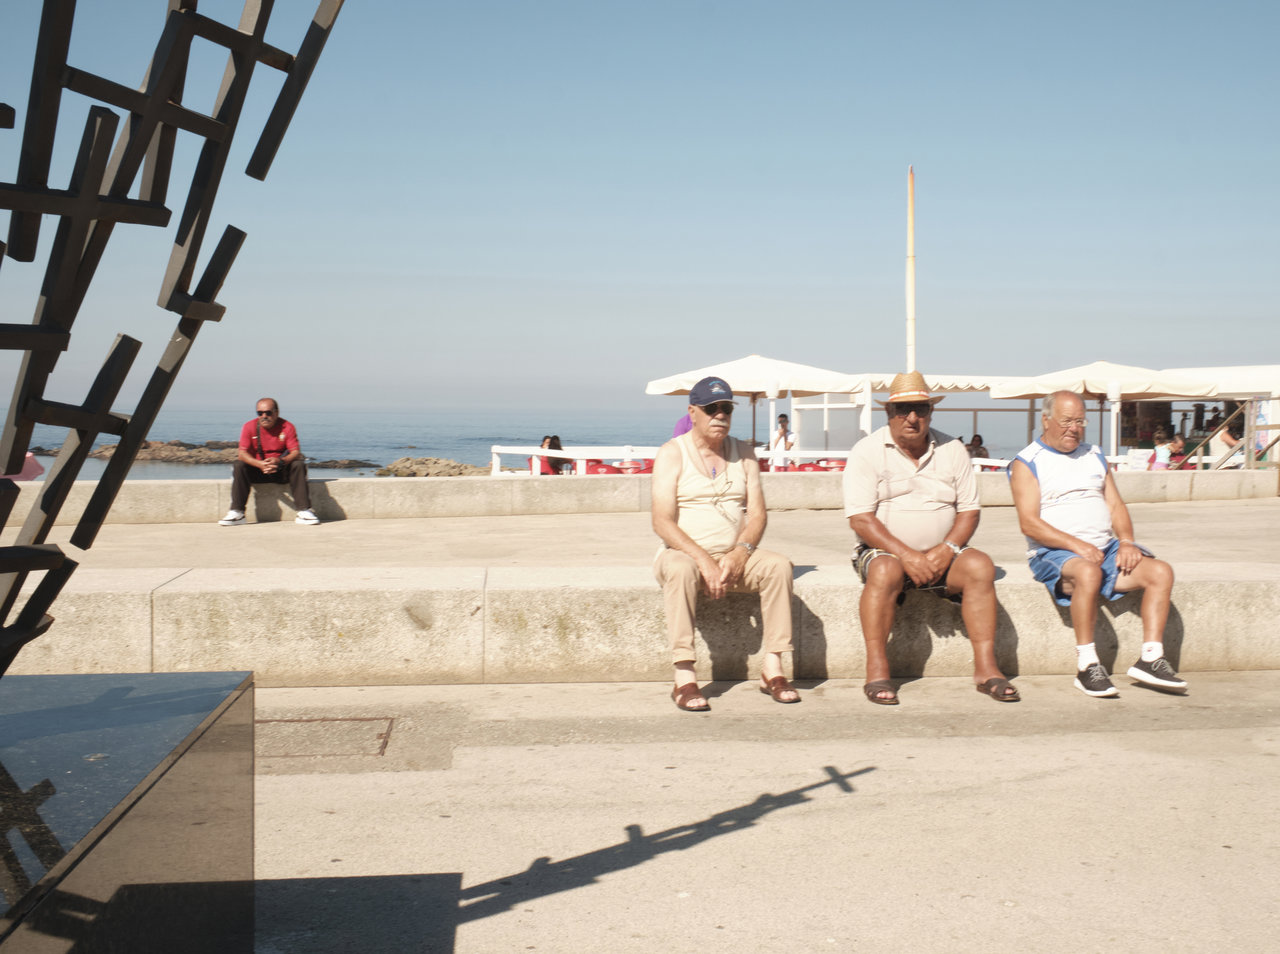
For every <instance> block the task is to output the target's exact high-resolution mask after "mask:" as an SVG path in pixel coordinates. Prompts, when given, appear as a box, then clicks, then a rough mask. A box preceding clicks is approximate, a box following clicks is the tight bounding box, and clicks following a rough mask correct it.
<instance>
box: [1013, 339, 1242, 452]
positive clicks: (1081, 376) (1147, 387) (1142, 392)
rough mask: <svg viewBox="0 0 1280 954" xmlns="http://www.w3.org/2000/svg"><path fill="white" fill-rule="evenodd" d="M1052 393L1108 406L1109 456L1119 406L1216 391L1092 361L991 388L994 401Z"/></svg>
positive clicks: (1149, 370) (1163, 375)
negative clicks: (1070, 392)
mask: <svg viewBox="0 0 1280 954" xmlns="http://www.w3.org/2000/svg"><path fill="white" fill-rule="evenodd" d="M1054 391H1074V392H1075V393H1076V394H1079V395H1080V396H1081V397H1083V398H1096V399H1097V400H1098V401H1102V400H1107V401H1110V402H1111V453H1112V454H1113V455H1114V454H1115V453H1117V449H1118V445H1119V428H1118V427H1117V425H1118V424H1119V418H1120V402H1121V401H1135V400H1140V399H1143V398H1162V397H1167V398H1194V397H1213V396H1214V395H1215V394H1217V393H1218V387H1217V385H1216V384H1214V383H1213V382H1212V381H1203V380H1195V379H1192V378H1183V377H1178V376H1177V375H1171V374H1166V373H1165V372H1163V371H1157V370H1155V369H1154V368H1140V367H1137V366H1135V365H1129V364H1112V363H1111V362H1110V361H1095V362H1093V363H1092V364H1085V365H1081V366H1079V367H1076V368H1065V369H1063V370H1062V371H1051V372H1049V373H1047V374H1041V375H1037V376H1035V377H1030V378H1008V379H1006V380H1004V381H1000V382H997V383H995V384H993V385H992V386H991V396H992V397H993V398H1037V397H1043V396H1044V395H1046V394H1052V393H1053V392H1054Z"/></svg>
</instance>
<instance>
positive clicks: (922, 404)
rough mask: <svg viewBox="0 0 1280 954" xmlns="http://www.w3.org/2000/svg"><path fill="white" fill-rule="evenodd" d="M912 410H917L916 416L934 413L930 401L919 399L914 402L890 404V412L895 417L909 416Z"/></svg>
mask: <svg viewBox="0 0 1280 954" xmlns="http://www.w3.org/2000/svg"><path fill="white" fill-rule="evenodd" d="M912 411H915V414H916V417H928V416H929V415H930V414H932V413H933V405H932V404H930V403H929V402H928V401H918V402H916V403H913V404H890V405H889V412H890V413H891V414H892V415H893V416H894V417H909V416H910V415H911V412H912Z"/></svg>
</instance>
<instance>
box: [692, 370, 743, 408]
mask: <svg viewBox="0 0 1280 954" xmlns="http://www.w3.org/2000/svg"><path fill="white" fill-rule="evenodd" d="M717 401H728V402H730V403H731V404H737V403H738V402H737V401H735V400H734V399H733V388H731V387H729V385H728V384H727V383H726V382H725V380H724V378H716V377H711V378H703V379H702V380H701V381H699V382H698V383H697V384H695V385H694V386H693V388H692V390H690V391H689V403H690V404H696V405H697V406H698V407H706V406H707V405H708V404H715V403H716V402H717Z"/></svg>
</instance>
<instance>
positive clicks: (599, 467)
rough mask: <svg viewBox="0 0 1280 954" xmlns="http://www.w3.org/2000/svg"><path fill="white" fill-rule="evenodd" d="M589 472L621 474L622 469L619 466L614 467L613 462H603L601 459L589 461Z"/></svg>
mask: <svg viewBox="0 0 1280 954" xmlns="http://www.w3.org/2000/svg"><path fill="white" fill-rule="evenodd" d="M587 473H588V474H620V473H622V471H621V470H619V469H618V468H617V467H614V466H613V465H612V464H602V463H600V462H599V461H594V462H588V463H587Z"/></svg>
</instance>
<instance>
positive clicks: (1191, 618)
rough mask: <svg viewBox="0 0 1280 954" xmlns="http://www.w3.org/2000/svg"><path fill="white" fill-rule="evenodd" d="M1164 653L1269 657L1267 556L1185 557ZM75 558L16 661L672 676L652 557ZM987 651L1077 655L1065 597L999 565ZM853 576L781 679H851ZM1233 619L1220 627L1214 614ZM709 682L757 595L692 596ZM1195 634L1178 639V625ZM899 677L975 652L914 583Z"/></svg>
mask: <svg viewBox="0 0 1280 954" xmlns="http://www.w3.org/2000/svg"><path fill="white" fill-rule="evenodd" d="M1178 572H1179V580H1178V583H1177V584H1176V587H1175V590H1174V597H1173V609H1172V612H1171V615H1170V620H1169V625H1168V627H1167V629H1166V633H1165V644H1166V651H1167V653H1168V655H1169V656H1170V657H1171V659H1172V660H1173V661H1174V663H1175V665H1176V666H1177V667H1178V668H1179V669H1181V670H1182V671H1184V672H1188V673H1194V672H1196V671H1202V670H1224V669H1277V668H1280V630H1277V628H1276V626H1275V623H1274V621H1275V620H1276V619H1277V618H1280V568H1277V567H1273V566H1269V565H1268V566H1257V565H1253V566H1245V565H1237V564H1221V565H1212V566H1210V565H1197V566H1194V567H1190V568H1181V567H1180V568H1179V570H1178ZM269 585H270V588H268V589H264V588H263V578H262V574H261V572H259V571H256V570H255V571H249V570H228V569H198V570H197V569H191V570H183V569H170V570H166V569H147V570H105V569H104V570H93V569H87V568H86V569H82V570H81V571H80V572H78V573H77V574H76V575H75V576H74V577H72V579H71V582H70V583H69V584H68V587H67V589H66V590H65V591H64V593H63V595H62V596H61V597H60V599H59V601H58V604H57V605H56V606H55V608H54V615H55V616H56V617H57V625H55V626H54V627H53V628H52V629H51V630H50V631H49V633H48V634H47V635H45V636H43V637H41V638H40V639H38V640H36V641H34V642H33V643H31V644H30V645H29V646H27V647H26V648H25V649H24V650H23V652H22V653H21V654H20V655H19V656H18V659H17V661H16V662H15V664H14V666H13V667H12V669H11V671H12V672H15V673H53V672H63V673H66V672H134V671H143V672H146V671H156V672H175V671H202V670H230V669H237V670H238V669H252V670H254V671H255V673H256V678H257V682H258V685H260V686H324V685H392V684H410V685H412V684H430V683H510V682H609V681H628V682H629V681H645V680H666V679H668V678H670V667H669V665H668V662H667V661H668V659H669V656H668V653H667V650H666V639H665V635H664V633H665V627H664V624H663V614H662V602H661V598H660V594H659V591H658V587H657V585H656V584H655V583H654V581H653V577H652V575H651V574H650V572H649V570H648V568H643V567H625V568H581V567H578V568H562V569H561V568H493V569H485V568H478V567H472V568H402V569H394V568H378V569H367V568H343V569H318V568H306V569H279V570H276V571H274V572H273V573H272V574H271V578H270V581H269ZM997 593H998V597H999V602H1000V614H999V626H998V632H997V651H998V653H999V658H1000V662H1001V665H1002V667H1003V668H1004V669H1005V671H1006V672H1008V673H1009V674H1011V675H1012V674H1016V673H1026V674H1034V673H1063V674H1064V675H1065V674H1069V673H1070V672H1071V667H1072V665H1073V659H1074V655H1073V650H1072V644H1073V640H1072V635H1071V629H1070V624H1069V620H1068V617H1067V613H1066V611H1065V610H1063V609H1060V608H1058V607H1057V606H1056V605H1055V604H1053V603H1052V601H1051V600H1050V599H1049V597H1048V595H1047V594H1046V592H1045V590H1044V587H1043V586H1041V585H1040V584H1038V583H1035V582H1034V581H1033V580H1032V579H1031V577H1030V574H1029V572H1028V571H1027V569H1026V568H1025V566H1021V565H1019V566H1016V567H1010V568H1005V575H1004V576H1003V578H1002V579H1001V580H1000V581H999V582H998V583H997ZM860 595H861V586H860V584H859V583H858V582H857V578H856V577H855V576H854V574H853V572H852V570H851V569H850V568H849V567H848V566H838V567H816V568H811V569H805V570H803V571H801V572H800V573H799V575H798V576H797V578H796V592H795V601H794V603H793V613H794V624H795V625H794V631H795V645H796V651H795V654H794V659H793V664H794V672H795V675H796V676H797V677H799V678H805V679H821V678H828V677H830V678H851V679H858V678H861V677H862V675H863V665H864V656H863V641H862V633H861V629H860V626H859V624H858V612H857V610H858V600H859V597H860ZM1138 600H1139V597H1138V596H1128V597H1125V598H1124V599H1123V600H1120V601H1119V602H1116V603H1113V604H1110V605H1109V606H1107V607H1106V608H1104V609H1103V611H1102V614H1101V623H1100V625H1099V628H1098V643H1099V650H1100V653H1101V655H1102V657H1103V661H1104V662H1105V663H1106V664H1107V665H1108V667H1110V668H1112V669H1114V670H1119V671H1120V672H1123V670H1124V669H1125V668H1127V667H1128V666H1129V665H1130V664H1131V663H1132V661H1133V659H1134V658H1136V656H1137V653H1138V650H1139V647H1140V643H1141V638H1142V632H1141V622H1140V620H1139V618H1138V614H1137V608H1138ZM1224 619H1229V620H1230V625H1229V626H1224V625H1223V620H1224ZM699 626H700V629H699V643H698V655H699V660H700V662H699V671H700V675H701V677H702V678H703V679H711V678H721V679H741V678H746V677H747V676H748V675H751V674H754V673H755V672H756V671H757V668H758V655H759V649H760V636H759V632H760V616H759V602H758V600H756V599H755V598H754V597H750V596H732V597H730V598H728V599H726V600H724V601H722V602H719V603H712V604H708V603H706V602H704V603H703V605H702V607H701V611H700V616H699ZM1191 632H1194V633H1196V634H1198V635H1197V637H1196V639H1195V640H1193V641H1188V642H1186V643H1185V644H1184V638H1183V637H1184V634H1185V633H1191ZM890 652H891V657H892V660H893V667H894V673H895V675H897V676H910V675H928V676H960V675H966V674H968V673H970V671H971V666H972V656H971V653H970V647H969V645H968V640H967V638H966V636H965V632H964V627H963V624H962V622H961V620H960V614H959V611H958V609H957V608H956V607H954V606H953V605H952V604H950V603H948V602H945V601H943V600H939V599H937V598H934V597H931V596H926V595H922V594H919V593H911V594H908V596H907V599H906V602H905V604H904V606H903V608H902V610H900V611H899V616H898V622H897V624H896V626H895V630H894V635H893V636H892V638H891V640H890Z"/></svg>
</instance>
